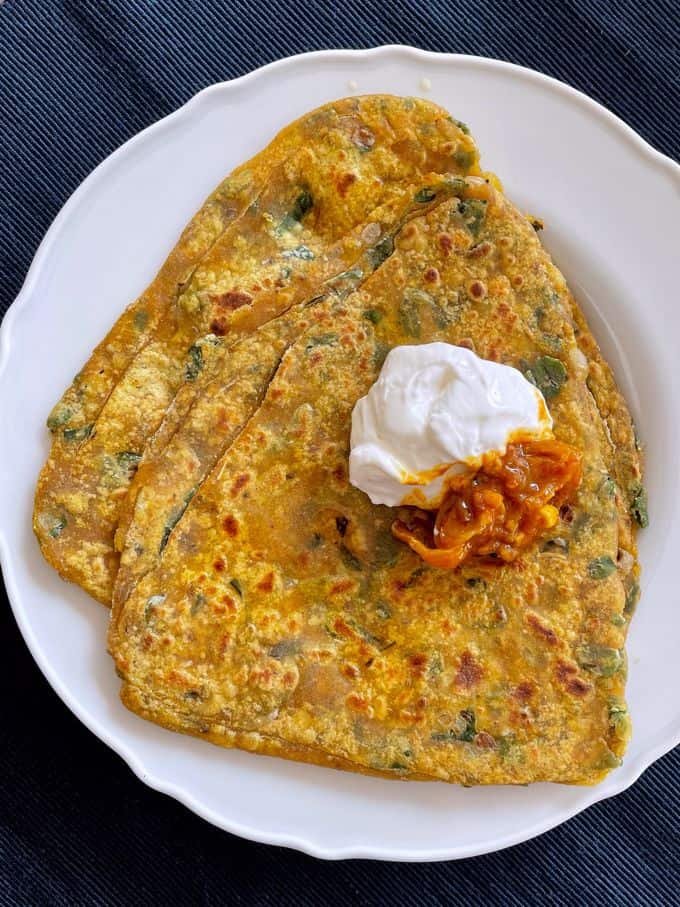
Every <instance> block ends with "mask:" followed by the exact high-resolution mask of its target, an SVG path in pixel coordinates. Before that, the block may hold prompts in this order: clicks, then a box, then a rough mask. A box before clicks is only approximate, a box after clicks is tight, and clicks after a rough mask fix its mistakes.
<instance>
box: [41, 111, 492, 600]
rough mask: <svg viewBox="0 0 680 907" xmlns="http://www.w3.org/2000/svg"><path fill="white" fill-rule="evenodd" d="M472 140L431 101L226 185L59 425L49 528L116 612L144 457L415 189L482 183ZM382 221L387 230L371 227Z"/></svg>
mask: <svg viewBox="0 0 680 907" xmlns="http://www.w3.org/2000/svg"><path fill="white" fill-rule="evenodd" d="M477 160H478V156H477V152H476V149H475V146H474V142H473V141H472V139H471V138H470V137H469V136H468V135H467V134H466V133H465V132H464V131H463V130H462V129H461V128H460V127H459V125H457V124H456V123H455V122H454V121H453V120H452V119H451V117H449V116H448V114H446V112H445V111H443V110H441V109H440V108H438V107H436V106H435V105H433V104H430V103H428V102H425V101H421V100H415V99H404V98H391V97H385V96H370V97H367V98H355V99H347V100H345V101H339V102H337V103H334V104H329V105H327V106H326V107H323V108H320V109H319V110H318V111H315V112H313V113H312V114H310V115H308V116H307V117H305V118H303V119H302V120H300V121H298V122H297V123H295V124H293V125H292V126H290V127H288V128H287V129H286V130H284V132H283V133H281V134H280V135H279V136H278V137H277V138H276V139H275V140H274V142H273V143H272V145H271V146H270V147H269V149H267V150H265V151H264V152H262V154H261V155H259V156H258V157H257V158H255V159H254V160H253V162H251V163H250V164H247V165H244V166H243V167H241V168H239V169H238V170H237V171H236V172H235V174H234V176H233V178H232V179H231V180H229V181H227V183H225V184H223V186H222V187H221V189H220V190H218V192H217V193H216V195H215V196H214V197H212V198H211V200H209V202H208V203H207V204H206V206H205V207H204V209H203V210H202V211H201V212H199V214H198V215H197V216H196V218H195V219H194V221H193V222H192V225H190V227H189V228H188V229H187V231H186V232H185V234H184V235H183V237H182V239H181V241H180V244H179V246H178V248H177V249H176V250H175V251H174V252H173V253H172V254H171V256H170V258H169V259H168V262H167V263H166V265H165V266H164V268H163V269H162V271H161V273H160V274H159V277H158V278H157V280H156V281H155V282H154V284H153V285H152V287H151V288H150V289H149V291H147V293H146V294H145V295H144V297H143V298H142V300H140V301H139V302H138V303H136V304H135V306H134V307H133V308H131V309H129V310H128V311H127V312H126V313H125V315H123V317H122V319H121V320H120V321H119V322H118V323H117V325H116V326H115V327H114V329H113V331H112V332H111V333H110V334H109V336H108V338H107V339H106V340H105V341H104V344H103V345H102V346H101V347H99V348H98V349H97V350H96V351H95V353H94V355H93V358H92V359H91V360H90V362H89V363H88V364H87V366H86V367H85V369H84V370H83V372H81V373H80V375H79V377H78V379H77V381H76V382H75V383H74V386H73V387H72V388H71V389H70V390H69V391H67V394H66V396H65V397H64V399H63V400H62V402H61V403H60V404H59V405H58V406H57V407H56V408H55V410H54V411H53V413H52V416H51V417H50V425H51V427H52V429H53V431H54V432H55V442H54V445H53V449H52V452H51V454H50V458H49V459H48V462H47V464H46V465H45V467H44V469H43V472H42V474H41V476H40V479H39V483H38V489H37V493H36V502H35V511H34V529H35V532H36V535H37V537H38V540H39V542H40V545H41V549H42V552H43V554H44V556H45V557H46V559H47V560H48V561H49V562H50V564H52V565H53V566H54V567H55V568H56V569H57V570H58V571H59V572H60V574H61V575H62V576H63V577H64V578H65V579H69V580H72V581H74V582H77V583H78V584H80V585H81V586H82V587H83V588H84V589H86V590H87V591H88V592H89V593H90V594H91V595H93V596H94V597H95V598H97V599H99V600H100V601H102V602H104V603H109V602H110V599H111V593H112V587H113V581H114V577H115V573H116V570H117V567H118V556H117V553H116V551H115V548H114V532H115V528H116V523H117V520H118V515H119V508H120V504H121V501H122V500H123V498H124V496H125V493H126V489H127V486H128V485H129V482H130V480H131V478H132V476H133V474H134V471H135V468H136V466H137V465H138V463H139V460H140V458H141V455H142V453H143V450H144V447H145V444H146V442H147V440H148V439H149V437H150V436H151V435H152V434H153V433H154V432H155V431H156V430H157V428H158V426H159V424H160V422H161V420H162V418H163V415H164V413H165V411H166V410H167V409H168V407H169V406H170V405H171V403H172V401H173V398H174V396H175V394H176V392H177V391H178V389H179V388H180V387H181V386H182V384H183V383H185V382H187V381H188V382H191V381H193V380H195V378H196V375H197V374H198V372H199V371H200V369H201V368H202V366H203V364H204V360H205V359H206V358H207V357H208V356H209V353H210V347H211V345H212V344H214V343H215V342H216V340H217V341H219V340H220V339H222V342H225V341H226V342H227V343H232V342H235V341H237V340H238V339H239V338H240V337H242V336H244V335H245V334H247V333H249V332H251V331H253V330H255V329H256V328H257V327H258V326H259V325H261V324H263V323H265V322H267V321H268V320H271V319H272V318H274V317H276V316H278V315H280V314H281V313H282V312H284V311H286V310H287V309H288V308H290V307H291V306H293V305H295V304H299V303H301V302H303V301H304V300H306V299H310V298H312V297H313V295H314V293H315V291H316V288H317V287H318V286H319V284H320V283H322V282H323V281H325V280H327V279H328V278H329V277H332V276H333V275H336V274H338V273H340V272H342V271H343V270H345V269H346V268H347V267H349V266H350V265H351V264H352V262H353V261H354V260H355V259H356V258H357V257H358V256H359V255H360V254H361V252H362V250H363V249H365V248H366V247H368V246H372V245H374V244H376V243H377V242H378V241H379V240H380V237H381V235H382V233H383V231H384V230H385V229H387V228H389V227H390V225H391V223H392V221H391V219H390V218H391V217H392V216H394V213H395V212H397V211H398V209H399V206H400V204H401V203H402V201H403V199H405V198H406V197H407V196H409V195H410V192H411V190H410V188H409V187H410V184H411V183H413V182H415V183H417V182H418V180H420V179H422V178H423V177H424V176H425V175H427V174H429V173H430V172H435V173H441V174H449V173H450V174H467V173H475V172H478V166H477ZM378 208H380V210H381V212H383V215H382V216H383V217H384V220H383V221H381V220H376V219H374V218H373V217H372V213H373V212H374V211H375V210H376V209H378Z"/></svg>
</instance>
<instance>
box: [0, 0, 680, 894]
mask: <svg viewBox="0 0 680 907" xmlns="http://www.w3.org/2000/svg"><path fill="white" fill-rule="evenodd" d="M678 9H679V6H678V3H677V0H665V2H662V0H659V2H655V3H650V2H629V0H626V2H620V3H612V2H607V0H587V2H575V0H561V2H560V0H545V2H540V0H537V2H531V3H517V2H514V3H511V2H502V0H492V2H488V3H483V2H481V0H477V2H475V0H464V2H460V3H453V2H445V0H440V2H438V3H430V2H421V3H418V2H408V0H383V2H371V0H362V2H338V3H332V2H324V0H308V2H306V3H301V2H285V0H268V2H266V3H262V2H249V3H242V2H235V3H226V2H216V0H168V2H161V0H155V2H154V0H115V2H114V0H4V2H2V0H0V202H1V203H0V273H1V275H2V280H1V281H0V315H2V314H3V313H4V312H5V310H6V308H7V306H8V305H9V303H10V302H11V301H12V299H13V298H14V296H15V295H16V293H17V292H18V290H19V288H20V285H21V282H22V280H23V277H24V275H25V272H26V270H27V268H28V265H29V263H30V261H31V258H32V256H33V253H34V251H35V249H36V247H37V245H38V243H39V241H40V239H41V237H42V235H43V234H44V232H45V230H46V229H47V227H48V226H49V224H50V222H51V220H52V219H53V218H54V216H55V215H56V213H57V212H58V210H59V208H60V207H61V205H62V204H63V203H64V202H65V201H66V199H67V198H68V196H69V195H70V193H71V192H72V191H73V190H74V189H75V188H76V186H77V185H78V184H79V183H80V181H81V180H82V179H83V177H85V176H86V175H87V174H88V173H89V172H90V171H91V170H92V168H93V167H94V166H95V165H96V164H98V163H99V161H101V160H102V159H103V158H104V157H106V155H108V154H109V153H110V152H111V151H113V149H114V148H116V147H117V146H118V145H120V144H121V143H122V142H123V141H124V140H125V139H127V138H128V137H130V136H131V135H133V134H134V133H136V132H138V131H139V130H140V129H142V128H143V127H144V126H147V125H148V124H149V123H151V122H153V121H154V120H157V119H158V118H159V117H161V116H163V115H165V114H167V113H169V112H170V111H172V110H174V109H175V108H176V107H178V106H179V105H180V104H182V103H183V102H184V101H186V100H187V99H188V98H189V97H190V96H191V95H193V94H194V93H195V92H196V91H197V90H199V89H200V88H203V87H204V86H205V85H208V84H210V83H212V82H216V81H220V80H223V79H227V78H231V77H233V76H238V75H241V74H242V73H245V72H247V71H249V70H250V69H253V68H254V67H257V66H259V65H261V64H263V63H266V62H268V61H270V60H274V59H277V58H279V57H282V56H286V55H289V54H292V53H296V52H300V51H305V50H312V49H318V48H324V47H370V46H373V45H376V44H384V43H405V44H414V45H417V46H421V47H424V48H427V49H431V50H442V51H457V52H467V53H473V54H480V55H486V56H494V57H499V58H501V59H506V60H511V61H513V62H517V63H522V64H524V65H527V66H531V67H533V68H535V69H539V70H541V71H543V72H546V73H549V74H550V75H553V76H556V77H558V78H560V79H563V80H564V81H566V82H568V83H570V84H571V85H574V86H576V87H578V88H580V89H582V90H584V91H585V92H587V93H588V94H590V95H592V96H593V97H594V98H596V99H598V100H600V101H602V102H603V103H604V104H605V105H606V106H607V107H609V108H610V109H611V110H613V111H614V112H615V113H617V114H619V116H621V117H623V118H624V119H625V120H626V121H627V122H629V123H630V124H631V125H632V126H633V127H634V128H635V129H636V130H637V131H638V132H640V133H641V134H642V135H643V136H645V138H647V139H648V140H649V141H650V142H651V143H652V144H654V145H655V146H656V147H657V148H659V149H660V150H661V151H663V152H665V153H666V154H669V155H671V156H675V157H678V156H679V154H680V116H679V113H680V84H679V81H678V74H679V73H680V52H679V46H678V36H679V35H680V17H679V14H678ZM0 449H1V448H0ZM95 607H96V606H95ZM0 621H1V627H0V639H1V640H2V643H3V650H4V658H3V674H4V684H3V687H4V690H5V695H4V697H3V710H2V715H3V720H2V722H0V904H2V905H5V904H36V905H37V904H55V905H71V904H95V903H96V904H144V903H156V902H158V903H164V904H190V903H204V904H219V903H235V904H249V905H250V904H256V905H260V904H261V905H280V904H291V905H292V904H296V905H298V904H301V905H306V904H310V905H311V904H319V903H329V904H345V903H357V904H381V903H385V904H388V903H394V904H402V903H412V904H418V905H420V904H456V905H457V904H504V905H505V904H509V905H519V904H522V905H524V904H537V905H538V904H540V905H543V904H631V905H632V904H680V870H679V867H678V853H679V845H680V835H679V831H680V821H679V819H678V815H679V813H680V788H679V785H678V770H679V769H680V752H679V751H676V752H674V753H672V754H669V755H668V756H666V757H665V758H664V759H662V760H660V761H659V762H658V763H657V764H656V765H655V766H654V767H653V768H651V769H649V771H648V772H647V773H646V774H645V775H644V776H643V778H642V779H641V780H640V781H639V782H638V783H637V784H636V785H635V786H634V787H633V788H632V789H631V790H629V791H627V792H626V793H624V794H622V795H621V796H619V797H617V798H616V799H615V800H611V801H608V802H605V803H602V804H599V805H597V806H595V807H593V808H592V809H590V810H588V811H587V812H586V813H585V814H584V815H581V816H579V817H577V818H576V819H573V820H572V821H570V822H568V823H567V824H566V825H564V826H562V827H561V828H559V829H556V830H555V831H553V832H551V833H549V834H547V835H544V836H543V837H541V838H539V839H537V840H534V841H531V842H528V843H526V844H523V845H520V846H518V847H515V848H513V849H511V850H508V851H506V852H504V853H500V854H495V855H489V856H487V857H480V858H478V859H475V860H467V861H464V862H461V863H449V864H433V865H424V866H417V865H389V864H373V863H368V862H363V861H358V862H349V863H342V864H323V863H320V862H317V861H315V860H312V859H310V858H308V857H305V856H302V855H300V854H295V853H292V852H288V851H285V850H282V849H277V848H267V847H264V846H260V845H256V844H250V843H248V842H244V841H240V840H237V839H236V838H233V837H231V836H229V835H226V834H224V833H222V832H219V831H217V830H216V829H214V828H211V827H210V826H208V825H207V824H206V823H204V822H202V821H201V820H200V819H198V818H196V817H195V816H193V815H191V814H190V813H189V812H187V811H186V810H185V809H184V808H183V807H182V806H180V805H179V804H177V803H175V802H174V801H172V800H170V799H168V798H165V797H163V796H161V795H160V794H156V793H154V792H152V791H150V790H148V789H147V788H145V787H144V786H143V785H142V784H141V783H140V782H139V781H137V780H136V779H135V778H134V777H133V776H132V774H131V773H130V772H129V770H128V769H127V768H126V767H125V766H124V765H123V763H122V762H121V761H120V760H119V759H118V757H117V756H115V755H114V754H113V753H112V752H110V751H109V750H108V749H107V748H106V747H105V746H104V745H103V744H101V743H99V742H98V741H97V740H96V739H95V738H94V737H93V736H92V735H91V734H90V733H89V732H88V731H86V730H85V728H83V727H82V726H81V725H80V724H79V723H78V721H76V719H75V718H74V717H73V716H72V715H71V714H70V713H69V712H68V710H67V709H66V707H65V706H63V705H62V704H61V702H60V701H59V700H58V699H57V697H56V696H55V694H54V693H52V692H51V690H50V689H49V688H48V686H47V683H46V682H45V681H44V680H43V678H42V676H41V675H40V672H39V671H38V669H37V668H36V667H35V665H34V664H33V662H32V661H31V658H30V656H29V654H28V652H27V650H26V648H25V646H24V644H23V642H22V640H21V637H20V636H19V633H18V631H17V629H16V626H15V624H14V622H13V619H12V617H11V615H10V613H9V609H8V607H7V606H6V604H5V605H4V607H2V608H1V609H0ZM667 694H668V695H669V696H677V695H678V691H677V690H672V691H667Z"/></svg>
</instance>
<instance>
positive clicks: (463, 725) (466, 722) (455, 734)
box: [430, 709, 477, 743]
mask: <svg viewBox="0 0 680 907" xmlns="http://www.w3.org/2000/svg"><path fill="white" fill-rule="evenodd" d="M476 733H477V728H476V721H475V713H474V712H473V711H472V710H471V709H464V710H463V711H462V712H460V714H459V715H458V718H457V719H456V721H455V724H454V726H453V727H452V728H450V729H449V730H448V731H439V732H435V733H433V734H431V735H430V739H431V740H435V741H436V742H438V743H447V742H449V741H452V740H457V741H462V742H463V743H469V742H470V741H471V740H473V739H474V736H475V734H476Z"/></svg>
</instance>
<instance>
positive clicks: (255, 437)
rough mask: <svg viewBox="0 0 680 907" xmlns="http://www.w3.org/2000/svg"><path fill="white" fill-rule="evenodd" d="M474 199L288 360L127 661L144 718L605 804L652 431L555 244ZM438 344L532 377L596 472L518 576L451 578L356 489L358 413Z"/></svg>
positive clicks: (338, 759)
mask: <svg viewBox="0 0 680 907" xmlns="http://www.w3.org/2000/svg"><path fill="white" fill-rule="evenodd" d="M423 191H427V190H424V189H421V190H419V192H423ZM432 191H433V194H434V192H435V190H434V189H433V190H432ZM454 191H455V196H454V197H453V198H446V197H442V199H441V201H440V200H439V199H436V198H434V203H433V204H432V205H430V206H429V209H428V211H427V212H426V213H424V214H423V215H421V216H419V217H416V218H415V219H413V220H412V221H411V222H410V223H409V224H408V225H406V226H405V227H404V228H403V229H402V230H401V231H400V232H399V234H398V235H397V237H396V240H395V245H394V250H393V251H392V250H388V253H389V254H387V256H386V258H385V260H384V261H383V262H382V263H381V264H380V266H379V267H378V268H377V269H376V270H375V271H374V272H373V273H372V274H371V275H370V276H369V277H368V278H367V279H366V280H365V282H364V283H363V284H362V285H361V287H360V288H358V289H357V290H355V291H354V292H350V293H349V294H348V295H347V296H345V297H344V298H337V299H333V300H331V301H330V302H329V303H328V308H329V311H328V318H329V319H330V322H331V324H329V325H328V326H327V325H326V324H323V325H321V324H319V323H315V322H314V321H313V320H310V324H309V326H307V327H306V329H305V332H304V333H303V334H302V335H301V336H300V337H299V338H297V339H295V340H294V341H293V342H292V343H290V344H289V346H288V347H287V348H286V350H285V352H284V353H283V355H282V356H281V359H280V362H278V364H277V367H276V369H275V371H270V372H269V373H268V377H267V379H266V381H265V382H264V383H265V385H266V387H265V388H264V393H263V395H262V396H261V399H260V397H258V399H257V401H256V403H255V406H254V408H253V409H252V412H251V413H250V415H249V417H248V419H247V420H245V421H244V424H243V425H242V427H241V428H240V430H239V432H238V433H237V434H235V436H234V437H230V438H229V439H228V440H227V446H226V448H225V450H224V452H223V453H222V455H221V457H220V459H219V461H218V463H217V465H216V466H215V468H214V469H213V470H212V472H211V473H210V475H209V476H208V477H207V478H206V479H205V481H203V483H202V484H200V486H199V487H198V488H197V489H196V490H195V492H194V493H193V495H192V497H191V500H190V501H189V502H188V504H187V506H186V509H185V510H184V512H183V514H182V515H181V517H180V518H179V519H178V521H177V523H176V524H175V525H174V526H173V527H171V531H170V532H169V535H168V538H167V539H166V540H165V542H164V546H163V550H162V551H161V552H160V555H159V557H158V559H157V563H156V564H155V565H153V566H152V567H151V569H149V570H148V572H146V574H145V575H144V576H143V577H142V578H141V579H140V580H139V582H138V583H137V585H136V586H133V588H132V589H131V590H130V594H129V596H128V597H127V598H125V597H124V596H121V601H120V602H119V603H118V604H117V606H116V607H115V608H114V612H113V615H112V623H111V629H110V634H109V646H110V650H111V652H112V655H113V656H114V659H115V663H116V668H117V670H118V673H119V674H120V676H121V678H122V681H123V684H122V692H121V695H122V699H123V702H124V703H125V704H126V705H127V706H128V707H129V708H131V709H132V710H134V711H136V712H137V713H139V714H140V715H142V716H143V717H145V718H148V719H150V720H152V721H154V722H156V723H159V724H161V725H164V726H166V727H169V728H172V729H174V730H178V731H182V732H184V733H189V734H194V735H197V736H202V737H204V738H206V739H208V740H211V741H212V742H214V743H218V744H220V745H223V746H239V747H242V748H245V749H249V750H252V751H255V752H263V753H273V754H276V755H280V756H284V757H288V758H294V759H301V760H304V761H310V762H316V763H318V764H322V765H334V766H337V767H342V768H348V769H352V770H357V771H362V772H368V773H377V774H381V775H385V776H387V777H400V778H412V779H440V780H444V781H450V782H458V783H462V784H487V783H527V782H531V781H540V780H551V781H560V782H568V783H594V782H596V781H598V780H600V779H601V778H602V777H603V776H604V775H605V774H606V773H607V772H608V771H609V770H610V769H611V768H612V767H614V766H615V765H617V764H619V762H620V760H621V757H622V755H623V752H624V749H625V745H626V741H627V738H628V734H629V722H628V717H627V712H626V707H625V701H624V684H625V653H624V642H625V634H626V629H627V624H628V619H629V616H630V613H631V609H632V606H633V604H634V599H635V596H636V594H637V591H636V590H637V573H638V568H637V562H636V551H635V544H634V534H635V533H634V525H635V521H634V519H632V517H634V518H635V519H636V520H637V522H638V523H643V522H644V521H645V519H646V517H643V516H642V514H641V512H640V500H641V492H638V491H634V492H633V494H632V500H631V483H633V486H634V485H635V483H637V482H639V477H640V463H639V453H638V451H637V448H636V445H635V440H634V433H633V429H632V425H631V422H630V416H629V414H628V411H627V409H626V406H625V403H624V401H623V398H622V397H621V395H620V393H619V392H618V390H617V389H616V386H615V384H614V382H613V379H612V378H611V373H610V372H609V371H608V369H607V367H606V365H605V364H604V363H603V361H602V358H601V355H600V353H599V350H598V349H597V345H596V344H595V341H594V340H593V339H592V336H591V335H590V332H589V330H588V327H587V325H586V323H585V320H584V319H583V317H582V315H581V314H580V313H579V312H578V309H577V307H576V305H575V303H574V301H573V299H572V298H571V296H570V294H569V291H568V289H567V287H566V284H565V281H564V279H563V278H562V276H561V274H560V273H559V272H558V271H557V269H556V268H555V267H554V265H553V264H552V263H551V261H550V259H549V257H548V255H547V254H546V253H545V251H544V250H543V249H542V247H541V245H540V243H539V241H538V238H537V237H536V234H535V231H534V229H533V227H532V225H531V223H530V222H529V221H528V220H527V219H526V218H525V217H523V216H522V215H521V214H519V213H518V212H517V211H516V210H515V209H514V208H513V206H512V205H511V204H510V202H509V201H508V200H507V199H506V198H504V197H503V195H502V194H501V193H499V192H498V191H497V190H495V189H494V188H493V186H492V185H490V184H489V183H486V182H484V181H483V180H475V179H472V180H470V179H468V180H466V181H459V182H458V183H457V184H455V187H454ZM421 197H424V196H422V195H421ZM331 325H332V326H331ZM431 340H444V341H447V342H449V343H454V344H458V345H463V346H467V347H468V348H472V349H474V350H475V351H476V352H477V353H478V354H479V355H480V356H482V357H484V358H486V359H490V360H494V361H498V362H503V363H506V364H508V365H511V366H514V367H516V368H519V369H520V370H521V371H523V372H524V373H525V375H527V376H528V377H529V378H530V379H531V380H533V381H534V382H535V383H536V384H537V385H538V386H539V387H541V389H542V390H543V391H544V395H545V397H546V399H547V401H548V405H549V408H550V412H551V415H552V418H553V420H554V426H555V434H556V437H557V438H558V439H561V440H562V441H565V442H567V443H568V444H570V445H572V446H573V447H574V448H575V449H576V450H577V451H578V452H579V453H580V455H581V460H582V469H583V479H582V482H581V485H580V488H579V490H578V492H577V495H576V498H575V500H574V501H573V502H572V503H571V504H570V505H569V506H567V507H565V508H563V510H562V511H561V514H560V516H561V519H560V522H559V524H558V526H557V527H555V529H554V530H552V531H551V532H550V534H549V535H548V536H547V537H543V538H540V539H538V540H537V541H536V542H535V543H534V544H533V545H532V546H531V547H530V548H528V549H527V550H525V551H524V552H523V553H522V555H521V557H520V558H519V559H518V560H517V561H515V562H514V563H513V564H510V565H504V566H502V567H499V566H495V565H490V564H488V563H486V562H484V561H470V562H468V563H466V564H465V565H464V566H463V567H462V568H461V569H458V570H455V571H453V570H437V569H433V568H430V567H427V566H426V565H425V564H424V563H423V562H422V561H421V560H420V559H419V558H418V556H417V555H416V554H415V553H414V552H413V551H411V550H410V548H408V547H407V546H406V545H404V544H402V543H400V542H398V541H397V540H396V539H395V538H394V537H393V535H392V533H391V531H390V527H391V525H392V523H393V521H394V517H395V509H394V508H387V507H380V506H376V505H373V504H371V503H370V501H369V499H368V497H367V496H366V495H365V494H363V493H362V492H361V491H359V490H358V489H356V488H354V487H353V486H352V485H350V484H349V482H348V472H347V460H348V444H349V425H350V417H351V412H352V408H353V406H354V404H355V403H356V401H357V400H358V399H359V398H360V397H361V396H362V395H363V394H365V393H366V391H367V390H368V388H369V387H370V386H371V384H372V383H373V381H375V379H376V377H377V375H378V372H379V370H380V367H381V363H382V361H383V359H384V356H385V354H386V352H387V351H388V350H389V349H390V348H392V347H394V346H396V345H400V344H404V343H411V344H413V343H424V342H428V341H431ZM238 380H243V379H242V378H239V379H238ZM177 431H178V433H180V434H181V432H182V431H183V427H182V424H181V423H180V424H179V425H178V428H177ZM157 475H158V473H155V472H153V471H152V472H151V473H150V477H151V478H152V484H151V485H150V486H149V487H148V488H147V489H146V491H147V493H148V494H149V495H150V498H149V499H150V500H153V493H154V491H153V476H157ZM138 491H139V490H138ZM631 507H632V509H631ZM404 509H407V508H404ZM396 512H397V513H399V509H397V510H396ZM631 514H632V517H631Z"/></svg>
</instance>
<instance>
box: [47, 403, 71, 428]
mask: <svg viewBox="0 0 680 907" xmlns="http://www.w3.org/2000/svg"><path fill="white" fill-rule="evenodd" d="M72 415H73V410H72V409H70V408H69V407H68V406H64V404H63V403H57V405H56V406H55V407H54V409H53V410H52V412H51V413H50V414H49V416H48V418H47V427H48V428H49V430H50V431H54V430H55V429H57V428H61V426H62V425H66V423H67V422H68V420H69V419H70V418H71V416H72Z"/></svg>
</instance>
